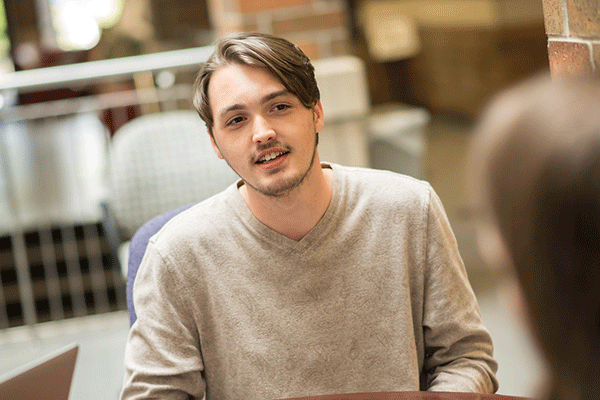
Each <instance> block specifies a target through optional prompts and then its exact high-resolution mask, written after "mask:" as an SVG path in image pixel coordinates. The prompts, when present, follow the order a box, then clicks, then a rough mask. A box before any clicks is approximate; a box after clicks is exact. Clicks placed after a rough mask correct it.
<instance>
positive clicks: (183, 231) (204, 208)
mask: <svg viewBox="0 0 600 400" xmlns="http://www.w3.org/2000/svg"><path fill="white" fill-rule="evenodd" d="M236 195H238V194H237V189H236V187H235V184H233V185H231V186H229V187H228V188H227V189H226V190H224V191H222V192H220V193H218V194H216V195H214V196H212V197H209V198H208V199H206V200H204V201H202V202H200V203H198V204H195V205H193V206H191V207H190V208H188V209H186V210H184V211H182V212H181V213H179V214H177V215H175V216H174V217H173V218H171V219H170V220H169V221H167V222H166V223H165V224H164V226H163V227H162V228H161V229H160V230H159V231H158V232H157V233H156V234H155V235H154V236H153V237H152V238H151V239H150V242H151V243H152V244H153V246H155V247H156V248H157V250H158V251H159V252H161V253H162V252H164V251H166V252H171V251H172V250H173V249H174V248H180V247H188V246H197V245H200V244H202V243H203V242H207V241H210V240H215V239H218V238H219V237H222V236H221V235H222V234H223V230H226V229H229V228H228V227H229V226H231V224H232V223H233V221H235V220H236V218H235V213H236V207H237V203H238V201H237V200H238V199H236V198H235V196H236Z"/></svg>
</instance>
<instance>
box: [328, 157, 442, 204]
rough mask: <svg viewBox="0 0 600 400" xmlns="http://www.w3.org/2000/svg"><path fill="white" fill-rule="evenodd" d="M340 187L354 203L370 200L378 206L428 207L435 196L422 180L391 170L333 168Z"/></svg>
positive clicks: (337, 166) (336, 166)
mask: <svg viewBox="0 0 600 400" xmlns="http://www.w3.org/2000/svg"><path fill="white" fill-rule="evenodd" d="M332 168H333V170H334V174H336V175H337V177H338V179H339V183H340V188H341V190H342V192H343V193H344V195H345V196H347V197H348V198H350V199H353V200H354V201H358V200H359V199H370V200H371V201H374V202H377V204H379V205H380V206H384V205H386V204H388V205H408V204H414V205H418V204H420V205H421V206H427V205H428V204H429V201H430V198H431V196H432V195H433V196H435V193H434V191H433V189H432V187H431V185H430V184H429V183H428V182H426V181H423V180H419V179H416V178H413V177H411V176H408V175H403V174H398V173H395V172H391V171H385V170H376V169H370V168H360V167H346V166H339V165H332Z"/></svg>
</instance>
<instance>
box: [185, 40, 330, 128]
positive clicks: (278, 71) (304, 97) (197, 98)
mask: <svg viewBox="0 0 600 400" xmlns="http://www.w3.org/2000/svg"><path fill="white" fill-rule="evenodd" d="M231 64H243V65H252V66H256V67H261V68H267V69H268V70H269V71H270V72H271V73H273V75H275V76H276V77H277V78H278V79H279V80H280V81H281V83H282V84H283V86H285V88H286V89H287V90H289V91H290V92H291V93H293V94H294V95H296V96H297V97H298V99H299V100H300V102H302V104H303V105H304V106H305V107H307V108H311V107H314V106H315V104H317V101H318V100H319V88H318V87H317V81H316V79H315V72H314V67H313V66H312V64H311V63H310V60H309V59H308V57H306V55H305V54H304V53H303V52H302V50H300V48H299V47H298V46H296V45H294V44H293V43H291V42H289V41H287V40H285V39H283V38H280V37H276V36H272V35H268V34H264V33H234V34H231V35H228V36H225V37H223V38H221V39H220V40H219V41H217V43H216V45H215V51H214V52H213V54H212V55H211V56H210V57H209V58H208V60H207V61H206V63H205V64H204V65H203V66H202V68H201V69H200V72H199V73H198V76H197V78H196V82H195V84H194V101H193V102H194V107H195V108H196V110H197V111H198V114H199V115H200V118H202V120H203V121H204V122H205V123H206V127H207V128H208V130H209V131H210V132H212V126H213V122H214V121H213V115H212V112H211V110H210V99H209V98H208V84H209V82H210V78H211V76H212V74H213V73H214V72H215V71H217V70H218V69H219V68H222V67H224V66H227V65H231Z"/></svg>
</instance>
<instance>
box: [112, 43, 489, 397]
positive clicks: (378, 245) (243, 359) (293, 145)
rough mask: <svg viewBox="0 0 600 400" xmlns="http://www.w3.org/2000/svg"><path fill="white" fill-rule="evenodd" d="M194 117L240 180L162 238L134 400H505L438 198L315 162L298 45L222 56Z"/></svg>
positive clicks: (313, 89) (234, 49) (219, 51)
mask: <svg viewBox="0 0 600 400" xmlns="http://www.w3.org/2000/svg"><path fill="white" fill-rule="evenodd" d="M194 104H195V106H196V108H197V109H198V112H199V114H200V116H201V117H202V119H203V120H204V121H205V122H206V125H207V128H208V133H209V135H210V137H211V140H212V143H213V147H214V149H215V152H216V153H217V155H218V156H219V157H221V158H223V159H225V160H226V161H227V162H228V163H229V165H230V166H231V168H233V169H234V170H235V171H236V172H237V173H238V175H239V176H240V178H241V179H240V181H239V182H238V183H237V184H235V185H232V186H231V187H229V188H228V189H227V190H225V191H224V192H222V193H220V194H218V195H216V196H214V197H212V198H210V199H208V200H206V201H203V202H201V203H199V204H198V205H196V206H194V207H192V208H190V209H188V210H187V211H185V212H184V213H182V214H179V215H178V216H177V217H175V218H174V219H172V220H171V221H169V222H168V223H167V224H166V225H165V227H164V228H163V229H162V230H161V231H160V232H159V233H158V234H156V235H155V236H154V237H153V238H152V239H151V241H150V243H149V246H148V250H147V251H146V254H145V257H144V260H143V262H142V265H141V266H140V269H139V272H138V274H137V278H136V282H135V287H134V300H135V307H136V311H137V316H138V319H137V321H136V323H135V324H134V325H133V327H132V329H131V333H130V336H129V340H128V343H127V350H126V356H125V364H126V377H125V386H124V389H123V394H122V398H123V399H142V398H144V399H146V398H161V399H187V398H189V397H193V398H202V397H203V396H206V399H209V400H210V399H219V400H222V399H269V398H270V399H277V398H286V397H299V396H308V395H319V394H329V393H349V392H373V391H416V390H437V391H478V392H494V391H495V390H496V389H497V381H496V379H495V375H494V374H495V372H496V369H497V365H496V362H495V361H494V359H493V357H492V342H491V338H490V336H489V334H488V332H487V331H486V330H485V328H484V327H483V325H482V323H481V318H480V315H479V310H478V307H477V303H476V300H475V297H474V294H473V291H472V290H471V288H470V286H469V283H468V280H467V276H466V273H465V269H464V266H463V264H462V261H461V259H460V256H459V253H458V250H457V247H456V242H455V239H454V236H453V235H452V232H451V230H450V227H449V224H448V221H447V218H446V216H445V213H444V211H443V208H442V206H441V204H440V202H439V199H438V197H437V196H436V195H435V193H434V192H433V190H432V189H431V187H430V186H429V185H428V184H427V183H425V182H422V181H418V180H416V179H412V178H409V177H406V176H402V175H398V174H393V173H390V172H383V171H374V170H368V169H361V168H347V167H342V166H339V165H334V164H326V163H321V161H320V159H319V154H318V151H317V143H318V132H319V131H320V130H321V128H322V127H323V120H324V116H323V109H322V107H321V103H320V101H319V91H318V88H317V85H316V81H315V78H314V70H313V67H312V65H311V64H310V61H309V60H308V58H306V56H305V55H304V54H303V53H302V52H301V51H300V50H299V49H298V48H297V47H296V46H294V45H293V44H291V43H289V42H287V41H285V40H283V39H280V38H276V37H273V36H269V35H262V34H237V35H233V36H230V37H227V38H224V39H222V40H221V41H220V42H219V43H218V44H217V47H216V50H215V52H214V54H213V55H212V56H211V57H210V59H209V60H208V61H207V63H206V64H205V65H204V66H203V67H202V70H201V71H200V74H199V76H198V79H197V82H196V98H195V99H194Z"/></svg>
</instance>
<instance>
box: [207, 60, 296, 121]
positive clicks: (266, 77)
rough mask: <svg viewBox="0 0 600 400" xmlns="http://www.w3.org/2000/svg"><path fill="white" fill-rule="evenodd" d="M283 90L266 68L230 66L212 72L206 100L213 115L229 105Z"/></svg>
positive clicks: (279, 82)
mask: <svg viewBox="0 0 600 400" xmlns="http://www.w3.org/2000/svg"><path fill="white" fill-rule="evenodd" d="M284 89H285V86H284V85H283V83H282V82H281V81H280V80H279V79H278V78H277V77H276V76H275V75H274V74H273V73H271V72H270V71H269V70H268V69H266V68H261V67H255V66H250V65H242V64H230V65H226V66H224V67H221V68H219V69H218V70H216V71H215V72H213V74H212V76H211V78H210V81H209V83H208V98H209V101H210V108H211V111H212V112H213V113H214V112H215V111H217V110H218V109H220V108H222V107H227V106H228V105H229V104H235V103H238V102H244V103H246V102H251V101H257V100H258V99H260V98H262V97H263V96H264V95H265V94H268V93H271V92H273V91H281V90H284Z"/></svg>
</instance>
